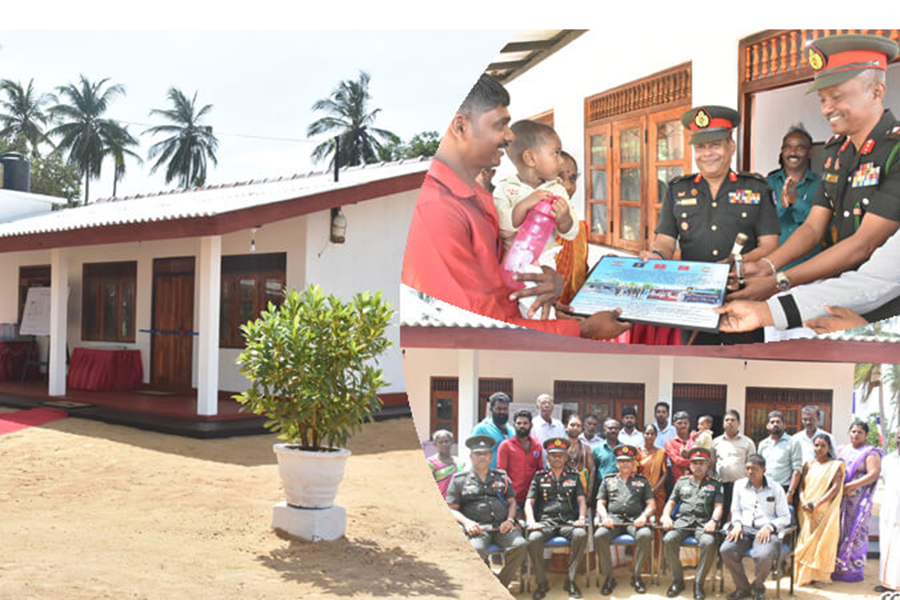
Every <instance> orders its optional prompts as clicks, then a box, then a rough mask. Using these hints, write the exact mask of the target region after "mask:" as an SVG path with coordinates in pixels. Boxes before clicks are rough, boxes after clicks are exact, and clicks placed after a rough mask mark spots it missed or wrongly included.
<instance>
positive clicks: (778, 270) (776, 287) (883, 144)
mask: <svg viewBox="0 0 900 600" xmlns="http://www.w3.org/2000/svg"><path fill="white" fill-rule="evenodd" d="M897 51H898V48H897V44H896V43H895V42H893V41H892V40H889V39H887V38H884V37H880V36H875V35H860V34H852V35H836V36H830V37H825V38H821V39H818V40H815V41H813V42H812V43H810V44H809V46H807V48H806V50H805V52H806V55H807V62H808V63H809V66H810V67H811V68H812V69H813V71H814V73H815V80H814V81H813V83H812V85H811V86H810V87H809V89H808V90H807V91H808V92H816V93H817V94H818V96H819V102H820V104H821V110H822V115H823V116H824V117H825V119H826V120H827V121H828V125H829V126H830V127H831V130H832V132H833V133H834V135H833V136H832V137H831V138H829V139H828V141H827V142H825V159H824V160H825V162H824V173H822V182H821V184H820V186H819V190H818V192H817V193H816V196H815V198H814V199H813V207H812V210H811V211H810V213H809V216H808V217H807V218H806V221H805V222H804V223H803V224H802V225H801V226H800V227H798V228H797V230H796V231H794V233H793V234H791V236H790V237H789V238H788V239H787V240H785V242H784V244H783V245H782V246H781V247H779V248H778V249H777V250H775V251H774V252H771V253H770V254H768V255H766V256H765V257H763V258H762V259H761V260H760V261H758V262H756V263H747V264H746V273H747V275H748V279H747V285H746V287H745V288H744V289H743V290H740V291H739V292H736V293H734V294H731V295H730V296H729V299H734V300H737V299H742V300H766V299H768V298H770V297H771V296H773V295H774V294H776V293H778V292H779V291H781V292H787V291H789V290H791V289H792V288H794V287H796V286H797V285H798V284H802V283H809V282H812V281H816V280H820V279H825V278H828V277H836V276H838V275H839V274H840V273H843V272H845V271H848V270H852V269H855V268H856V267H857V266H859V265H860V264H861V263H863V262H865V261H867V260H868V259H869V257H870V256H872V253H873V252H875V250H876V249H877V248H878V247H879V246H881V245H882V244H883V243H884V242H885V240H887V239H888V238H889V237H890V236H891V235H893V234H894V233H895V232H896V231H897V229H898V225H900V121H897V119H896V118H895V117H894V115H893V114H892V113H891V111H890V110H885V108H884V96H885V92H886V88H885V73H886V71H887V65H888V63H889V62H890V61H891V60H893V59H894V58H895V57H896V56H897ZM823 239H825V240H826V241H829V242H836V243H835V244H834V245H833V246H832V247H830V248H828V249H826V250H825V251H823V252H820V253H819V254H818V255H816V256H815V257H813V258H811V259H809V260H807V261H805V262H803V263H801V264H799V265H796V266H794V267H791V268H789V269H785V266H786V265H788V264H790V263H791V262H792V261H794V260H796V259H797V258H798V257H800V256H803V255H804V254H805V253H806V252H808V251H809V249H810V248H812V247H813V246H815V245H816V244H818V243H820V242H821V241H822V240H823ZM817 288H818V289H819V290H822V289H823V287H822V286H821V285H820V286H817ZM810 291H812V289H810ZM870 292H871V290H858V294H856V296H857V297H856V298H847V297H846V296H844V295H841V292H840V291H838V295H835V296H831V297H829V298H827V299H826V298H814V297H810V295H809V294H808V293H807V292H806V290H805V289H803V288H801V289H798V290H797V293H796V298H795V294H793V293H788V294H784V295H781V296H778V297H774V298H771V299H770V300H768V302H767V303H765V304H764V303H762V302H730V303H728V304H726V306H725V307H723V312H725V314H726V316H727V317H729V320H730V321H731V325H730V328H731V329H734V330H742V329H747V328H751V327H758V326H759V325H760V324H764V325H769V324H775V325H776V326H778V327H779V328H782V329H783V328H786V327H798V326H800V325H801V323H802V322H803V321H804V320H806V319H810V318H814V317H821V316H824V310H823V306H824V305H826V304H827V305H830V306H841V302H842V300H859V296H860V295H862V294H866V293H870ZM816 293H820V292H816ZM824 293H828V291H827V288H825V289H824ZM898 312H900V301H898V299H895V300H894V301H891V302H888V303H887V304H884V305H882V306H880V307H879V308H877V309H876V310H875V311H874V312H871V313H869V314H867V315H865V316H866V318H867V319H868V320H869V321H874V320H879V319H882V318H886V317H888V316H892V315H895V314H898Z"/></svg>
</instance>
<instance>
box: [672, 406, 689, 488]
mask: <svg viewBox="0 0 900 600" xmlns="http://www.w3.org/2000/svg"><path fill="white" fill-rule="evenodd" d="M672 425H674V426H675V437H673V438H672V439H671V440H668V441H667V442H666V456H667V457H669V460H670V461H672V476H673V477H674V478H675V481H678V479H679V478H680V477H681V476H682V475H690V467H691V460H690V459H689V458H688V454H687V451H688V450H690V449H691V448H693V447H694V440H692V439H691V434H690V429H691V417H690V415H689V414H687V413H686V412H684V411H683V410H680V411H678V412H677V413H675V414H674V415H672Z"/></svg>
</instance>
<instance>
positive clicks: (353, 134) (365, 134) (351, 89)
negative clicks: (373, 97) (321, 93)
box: [306, 71, 400, 166]
mask: <svg viewBox="0 0 900 600" xmlns="http://www.w3.org/2000/svg"><path fill="white" fill-rule="evenodd" d="M369 98H370V96H369V74H368V73H366V72H364V71H360V73H359V79H358V80H356V81H353V80H350V79H345V80H344V81H342V82H341V83H340V84H338V86H337V87H336V88H334V90H333V91H332V92H331V95H330V96H329V97H327V98H323V99H321V100H318V101H316V103H315V104H313V106H312V108H313V110H324V111H326V112H328V113H329V116H327V117H322V118H321V119H319V120H318V121H316V122H314V123H313V124H311V125H310V126H309V128H308V129H307V130H306V135H310V136H312V135H319V134H320V133H331V132H335V133H336V134H337V135H336V137H337V138H339V140H340V142H339V143H338V154H339V156H338V157H337V161H338V166H346V165H361V164H364V163H367V162H373V161H376V160H378V151H379V149H380V148H381V147H382V144H381V142H380V141H379V139H380V140H383V141H385V142H388V143H390V142H394V143H396V142H399V140H400V138H399V137H397V136H396V135H395V134H393V133H391V132H390V131H387V130H385V129H378V128H376V127H372V123H374V122H375V117H376V116H377V115H378V113H379V112H381V109H380V108H376V109H375V110H373V111H372V112H367V110H368V107H367V106H366V103H367V102H368V100H369ZM334 151H335V139H334V138H331V139H329V140H328V141H325V142H322V143H321V144H319V145H318V146H316V148H315V150H313V153H312V157H313V160H315V161H316V162H318V161H320V160H322V159H324V158H325V157H326V156H329V155H331V162H330V163H329V164H330V166H334V160H335V156H334V153H335V152H334Z"/></svg>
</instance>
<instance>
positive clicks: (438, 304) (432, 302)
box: [400, 284, 522, 329]
mask: <svg viewBox="0 0 900 600" xmlns="http://www.w3.org/2000/svg"><path fill="white" fill-rule="evenodd" d="M400 325H401V326H402V327H460V328H465V327H471V328H477V329H522V328H521V327H519V326H517V325H512V324H511V323H506V322H505V321H497V320H495V319H491V318H488V317H485V316H483V315H479V314H476V313H473V312H469V311H467V310H463V309H461V308H459V307H458V306H453V305H452V304H447V303H446V302H444V301H443V300H438V299H437V298H432V297H431V296H428V295H426V294H423V293H422V292H419V291H417V290H414V289H413V288H411V287H409V286H407V285H403V284H401V285H400Z"/></svg>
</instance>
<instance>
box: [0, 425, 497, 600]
mask: <svg viewBox="0 0 900 600" xmlns="http://www.w3.org/2000/svg"><path fill="white" fill-rule="evenodd" d="M0 410H3V411H5V410H6V409H0ZM275 441H277V440H276V439H275V437H274V436H255V437H244V438H233V439H227V440H192V439H186V438H180V437H174V436H169V435H163V434H158V433H149V432H145V431H140V430H136V429H130V428H125V427H118V426H112V425H106V424H102V423H97V422H93V421H86V420H82V419H74V418H67V419H64V420H61V421H56V422H54V423H50V424H48V425H46V426H44V427H33V428H30V429H25V430H23V431H19V432H15V433H11V434H6V435H0V457H2V462H0V464H2V467H3V468H2V472H0V510H2V521H0V598H2V599H3V600H6V599H10V600H13V599H14V600H22V599H32V598H38V599H42V598H50V599H63V600H80V599H85V600H87V599H90V600H97V599H101V598H110V599H112V598H115V599H116V600H121V599H161V600H162V599H164V600H172V599H180V598H197V599H200V598H202V599H205V598H213V599H231V598H248V599H250V598H252V599H254V600H257V599H258V600H264V599H278V600H284V599H300V598H303V599H318V598H354V599H357V598H420V599H426V598H466V599H468V598H481V599H490V598H504V597H506V598H509V595H507V594H506V592H505V590H504V589H503V588H502V587H501V586H500V585H499V583H497V582H496V580H495V579H494V578H493V577H492V576H491V575H490V574H489V573H488V571H487V570H486V569H485V568H484V567H483V566H482V564H481V563H480V561H479V560H478V559H477V557H476V555H475V554H474V553H473V552H472V551H471V550H470V547H469V546H468V543H467V542H466V541H465V539H464V538H463V537H462V536H461V535H460V534H459V531H458V530H457V529H456V528H455V524H454V523H453V522H452V518H451V517H450V514H449V512H448V511H447V509H446V508H445V505H444V504H443V501H442V499H441V497H440V494H439V493H438V491H437V489H436V487H435V486H434V484H433V482H432V481H431V478H430V475H429V472H428V469H427V467H426V464H425V461H424V460H423V459H422V454H421V451H420V450H419V449H418V447H417V441H416V438H415V432H414V430H413V425H412V421H410V420H408V419H406V420H395V421H388V422H384V423H375V424H371V425H368V426H366V428H365V429H364V431H363V432H362V433H361V434H359V435H357V436H356V438H355V439H353V440H352V442H351V444H350V448H351V450H352V451H353V453H354V454H353V456H352V457H351V458H350V460H349V462H348V464H347V473H346V477H345V479H344V482H343V484H342V486H341V489H340V492H339V494H338V498H337V502H338V504H340V505H342V506H344V507H346V508H347V512H348V524H347V537H346V538H345V539H343V540H340V541H337V542H319V543H316V544H312V543H305V542H299V541H291V540H288V539H282V538H279V537H278V536H276V535H275V534H274V533H273V532H272V531H271V529H270V526H271V518H272V505H273V504H274V503H275V502H276V501H278V500H280V499H281V489H280V483H279V479H278V473H277V467H276V466H275V456H274V454H273V453H272V444H273V442H275Z"/></svg>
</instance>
